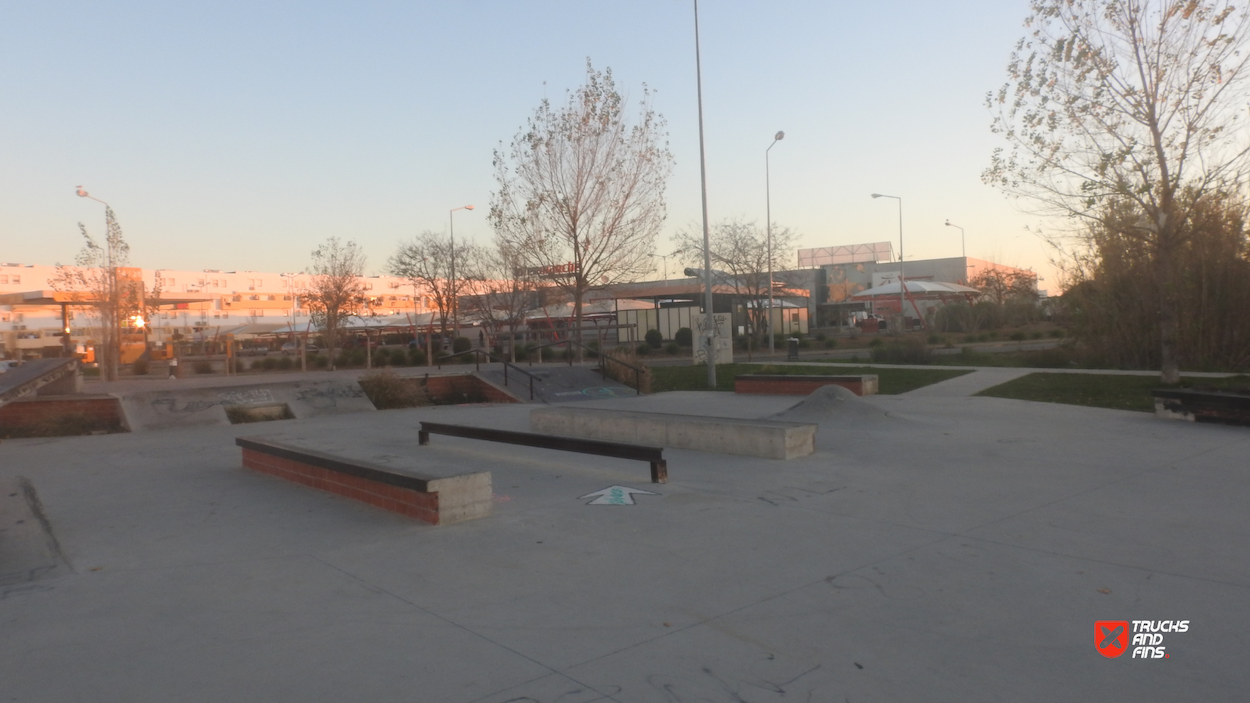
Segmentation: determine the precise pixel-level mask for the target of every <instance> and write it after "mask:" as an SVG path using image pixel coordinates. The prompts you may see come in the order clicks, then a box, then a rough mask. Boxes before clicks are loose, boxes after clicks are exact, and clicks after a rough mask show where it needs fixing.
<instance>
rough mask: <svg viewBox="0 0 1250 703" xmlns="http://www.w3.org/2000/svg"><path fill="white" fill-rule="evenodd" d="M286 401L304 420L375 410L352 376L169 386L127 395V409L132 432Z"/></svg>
mask: <svg viewBox="0 0 1250 703" xmlns="http://www.w3.org/2000/svg"><path fill="white" fill-rule="evenodd" d="M282 404H285V405H286V406H287V407H288V408H290V410H291V414H293V415H295V417H296V418H299V419H305V418H311V417H320V416H322V415H336V414H338V413H345V412H362V411H371V410H375V408H374V407H373V403H371V402H369V398H368V397H367V396H366V395H365V392H364V390H363V389H362V388H361V387H360V384H358V383H356V382H355V381H353V380H348V379H334V380H325V381H293V382H286V383H262V384H252V385H239V386H221V387H215V388H169V389H162V390H156V391H141V392H138V393H128V394H126V395H123V396H122V412H123V413H124V414H125V416H126V422H127V424H128V425H129V427H130V429H131V431H139V430H167V429H172V428H175V427H204V426H213V425H228V424H230V420H229V419H227V417H226V412H225V408H226V407H228V406H232V405H233V406H242V407H249V406H250V407H261V406H269V405H282Z"/></svg>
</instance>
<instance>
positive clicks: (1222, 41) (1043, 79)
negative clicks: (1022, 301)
mask: <svg viewBox="0 0 1250 703" xmlns="http://www.w3.org/2000/svg"><path fill="white" fill-rule="evenodd" d="M1030 4H1031V10H1032V15H1031V16H1030V17H1029V18H1028V20H1026V23H1025V24H1026V26H1028V27H1031V28H1032V33H1031V34H1030V35H1029V36H1027V37H1025V38H1024V39H1021V40H1020V42H1019V43H1018V44H1017V45H1016V49H1015V51H1014V52H1013V53H1012V56H1011V61H1010V63H1009V64H1008V69H1007V71H1008V75H1009V81H1008V83H1007V84H1006V85H1004V86H1003V87H1002V89H1000V90H999V91H998V92H997V94H993V93H992V94H991V95H990V96H989V97H988V98H987V103H988V104H989V105H990V107H991V109H992V110H995V118H994V131H995V132H996V133H998V134H1000V135H1002V136H1003V137H1004V138H1005V139H1006V140H1007V142H1008V143H1009V145H1010V148H1009V150H1008V151H1004V150H1002V149H999V150H996V151H995V153H994V156H993V159H992V161H991V164H990V167H989V168H988V169H986V171H985V173H984V176H983V178H984V180H985V181H986V182H987V183H990V184H992V185H994V186H996V187H998V188H1000V189H1002V190H1004V191H1006V192H1007V193H1009V194H1012V195H1018V196H1024V197H1026V198H1029V199H1031V200H1032V201H1033V202H1036V203H1039V204H1040V205H1041V206H1042V210H1043V211H1045V212H1047V213H1052V214H1062V215H1065V216H1067V217H1073V218H1078V219H1082V220H1085V221H1086V222H1087V223H1089V224H1096V222H1097V221H1098V220H1099V218H1100V217H1101V215H1102V213H1103V212H1105V210H1104V209H1103V208H1105V207H1110V206H1114V205H1116V204H1118V203H1124V204H1127V205H1129V206H1131V207H1132V208H1133V209H1135V210H1136V213H1137V221H1136V222H1135V223H1133V224H1132V225H1130V226H1128V227H1126V229H1125V231H1124V232H1122V233H1121V234H1122V235H1123V236H1124V237H1125V238H1126V239H1127V240H1129V241H1132V242H1133V245H1134V246H1135V247H1138V248H1140V250H1141V251H1142V252H1143V253H1144V254H1145V255H1146V256H1147V257H1148V259H1149V261H1150V264H1151V268H1152V270H1153V277H1154V285H1155V288H1156V289H1157V290H1158V292H1159V307H1158V313H1157V324H1158V327H1159V342H1160V366H1161V376H1162V380H1163V381H1164V382H1166V383H1175V382H1177V381H1178V380H1179V377H1180V360H1179V358H1178V356H1177V353H1176V350H1177V337H1178V334H1179V329H1180V327H1179V320H1180V310H1179V301H1178V298H1177V296H1176V292H1175V289H1176V285H1175V284H1176V280H1177V276H1178V271H1177V270H1176V269H1177V266H1176V260H1177V253H1178V251H1179V250H1180V249H1181V247H1183V246H1184V245H1185V243H1186V231H1187V228H1186V227H1185V223H1186V221H1187V220H1188V219H1189V218H1190V217H1191V216H1192V214H1193V209H1192V208H1193V206H1194V204H1196V203H1199V202H1201V200H1202V199H1203V196H1204V195H1206V194H1208V193H1211V192H1218V191H1221V190H1235V189H1236V180H1237V179H1238V178H1239V177H1240V174H1241V173H1243V171H1244V169H1245V166H1246V165H1247V164H1246V162H1247V154H1248V153H1250V152H1248V150H1247V148H1246V146H1245V139H1244V136H1243V134H1242V130H1240V129H1237V128H1236V126H1237V125H1238V124H1239V122H1240V117H1241V116H1240V113H1241V112H1242V111H1243V110H1244V109H1245V103H1246V97H1247V90H1246V85H1247V84H1246V78H1247V73H1246V68H1247V62H1248V61H1250V52H1247V51H1246V39H1247V34H1248V32H1250V16H1248V15H1247V13H1246V11H1245V10H1244V9H1241V10H1238V9H1236V8H1235V7H1234V5H1233V4H1232V2H1231V0H1213V1H1211V2H1199V1H1198V0H1031V3H1030ZM1183 190H1187V191H1188V192H1190V193H1192V195H1193V197H1187V198H1181V197H1178V195H1179V194H1180V193H1181V192H1182V191H1183ZM1052 242H1053V243H1055V244H1056V245H1057V246H1061V245H1062V244H1063V243H1064V242H1061V241H1059V239H1057V238H1056V239H1053V240H1052Z"/></svg>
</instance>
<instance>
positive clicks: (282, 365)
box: [278, 356, 295, 371]
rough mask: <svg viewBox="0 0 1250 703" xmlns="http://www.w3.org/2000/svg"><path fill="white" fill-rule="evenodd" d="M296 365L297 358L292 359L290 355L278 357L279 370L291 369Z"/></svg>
mask: <svg viewBox="0 0 1250 703" xmlns="http://www.w3.org/2000/svg"><path fill="white" fill-rule="evenodd" d="M294 366H295V359H292V358H291V357H289V356H280V357H278V369H279V370H281V371H289V370H290V369H291V368H292V367H294Z"/></svg>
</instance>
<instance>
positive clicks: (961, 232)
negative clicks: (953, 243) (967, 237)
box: [946, 220, 968, 259]
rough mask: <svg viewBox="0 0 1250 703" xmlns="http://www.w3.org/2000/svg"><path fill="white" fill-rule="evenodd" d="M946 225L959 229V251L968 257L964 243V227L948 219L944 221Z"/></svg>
mask: <svg viewBox="0 0 1250 703" xmlns="http://www.w3.org/2000/svg"><path fill="white" fill-rule="evenodd" d="M946 226H947V227H954V228H955V229H957V230H959V251H960V253H961V254H962V255H963V257H964V258H965V259H966V258H968V247H967V246H966V245H965V244H964V228H963V227H960V226H959V225H955V224H951V221H950V220H947V221H946Z"/></svg>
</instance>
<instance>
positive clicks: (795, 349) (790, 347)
mask: <svg viewBox="0 0 1250 703" xmlns="http://www.w3.org/2000/svg"><path fill="white" fill-rule="evenodd" d="M786 359H787V360H788V361H798V360H799V340H797V339H795V338H794V337H791V338H789V339H787V340H786Z"/></svg>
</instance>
